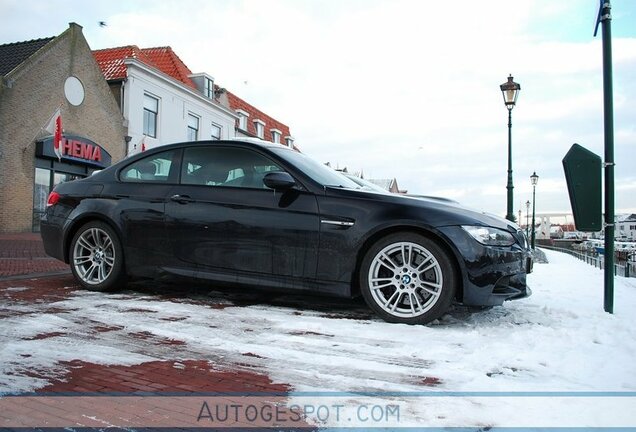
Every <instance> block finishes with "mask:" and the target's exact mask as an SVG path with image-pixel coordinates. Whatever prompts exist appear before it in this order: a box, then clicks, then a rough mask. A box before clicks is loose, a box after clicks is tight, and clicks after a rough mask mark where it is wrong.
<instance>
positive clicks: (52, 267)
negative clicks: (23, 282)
mask: <svg viewBox="0 0 636 432" xmlns="http://www.w3.org/2000/svg"><path fill="white" fill-rule="evenodd" d="M68 272H70V269H69V266H68V264H65V263H63V262H61V261H58V260H56V259H55V258H51V257H49V256H47V255H46V253H45V252H44V246H43V245H42V239H41V238H40V234H39V233H17V234H0V280H1V279H3V278H8V277H15V276H20V275H39V276H43V275H49V274H60V273H68Z"/></svg>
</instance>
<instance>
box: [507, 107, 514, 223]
mask: <svg viewBox="0 0 636 432" xmlns="http://www.w3.org/2000/svg"><path fill="white" fill-rule="evenodd" d="M506 188H507V189H508V206H507V210H506V219H508V220H509V221H514V220H515V215H514V214H513V209H512V190H513V189H514V186H513V185H512V108H508V185H507V186H506Z"/></svg>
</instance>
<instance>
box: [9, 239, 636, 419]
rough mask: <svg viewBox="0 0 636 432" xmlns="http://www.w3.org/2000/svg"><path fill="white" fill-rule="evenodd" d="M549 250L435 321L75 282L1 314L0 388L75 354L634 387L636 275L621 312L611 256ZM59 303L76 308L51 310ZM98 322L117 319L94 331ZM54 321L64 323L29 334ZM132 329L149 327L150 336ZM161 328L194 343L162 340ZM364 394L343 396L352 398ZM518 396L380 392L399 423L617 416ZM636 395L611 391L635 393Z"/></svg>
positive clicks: (454, 383) (305, 386)
mask: <svg viewBox="0 0 636 432" xmlns="http://www.w3.org/2000/svg"><path fill="white" fill-rule="evenodd" d="M546 255H547V257H548V260H549V264H535V268H534V272H533V273H532V274H531V275H529V276H528V283H529V285H530V286H531V288H532V290H533V295H532V296H531V297H530V298H528V299H524V300H518V301H513V302H507V303H506V304H505V305H504V306H502V307H495V308H492V309H490V310H485V311H473V310H468V309H466V308H463V307H457V308H455V309H454V310H453V311H451V312H450V313H449V314H447V315H445V316H444V317H443V318H442V319H440V320H438V321H437V322H435V323H433V324H431V325H429V326H407V325H398V324H388V323H385V322H382V321H380V320H379V319H376V318H370V319H368V318H367V317H366V311H365V310H364V309H363V308H361V306H360V305H358V304H353V303H352V306H351V307H352V309H354V310H353V311H352V312H351V313H348V312H347V311H344V312H343V311H342V309H339V310H337V311H335V312H334V313H333V314H326V313H325V312H324V311H320V310H316V309H312V308H311V306H310V305H307V307H303V306H302V304H301V305H300V306H299V307H285V306H278V305H275V304H268V303H262V302H261V303H260V304H255V305H242V306H235V305H232V304H227V305H225V306H227V307H224V308H218V307H211V306H210V304H207V303H206V301H198V300H197V301H187V299H186V301H183V299H181V301H172V300H170V299H165V298H159V297H157V296H152V295H147V294H143V293H134V292H133V293H130V292H126V293H121V294H110V295H105V294H101V293H92V292H86V291H77V292H74V293H73V295H72V296H71V297H69V298H68V299H66V300H63V301H58V302H55V303H48V304H34V305H24V304H22V305H13V306H10V308H11V309H13V310H15V311H16V312H33V310H34V309H35V310H38V309H40V310H41V313H38V314H32V313H30V314H22V315H18V314H16V315H15V316H12V317H9V318H3V319H2V320H0V329H1V330H2V332H1V334H0V346H1V347H2V348H1V350H0V392H12V393H15V392H26V391H31V390H34V389H37V388H38V387H41V386H43V385H44V382H43V380H42V379H41V378H34V377H29V376H26V375H23V374H22V373H21V372H24V371H46V370H55V368H57V367H58V366H57V362H59V361H63V360H73V359H79V360H85V361H90V362H95V363H103V364H136V363H141V362H146V361H152V360H168V359H172V360H180V359H184V360H185V359H208V360H209V361H210V363H211V365H213V367H214V368H217V369H222V368H236V367H237V364H240V365H243V367H251V368H256V370H261V371H263V372H264V373H266V374H267V375H269V376H270V377H271V378H272V380H274V381H275V382H282V383H289V384H291V386H292V387H294V388H295V389H296V390H298V391H300V392H316V391H329V392H422V391H429V392H430V391H433V392H634V391H636V361H635V359H636V315H635V314H634V311H635V310H636V279H625V278H619V277H617V278H616V279H615V290H616V295H615V314H614V315H611V314H608V313H605V312H604V311H603V272H602V271H601V270H598V269H595V268H594V267H591V266H588V265H586V264H584V263H582V262H580V261H578V260H576V259H574V258H573V257H570V256H568V255H565V254H560V253H558V252H551V251H546ZM15 288H16V289H17V288H20V286H19V285H18V284H17V285H16V287H15ZM203 298H204V299H205V298H206V297H203ZM310 299H311V300H310V301H311V302H313V301H315V298H313V297H311V298H310ZM217 300H218V299H217ZM330 301H333V300H330ZM215 304H217V305H218V302H216V303H215ZM51 307H55V308H62V309H66V310H67V311H68V312H67V313H60V314H56V313H53V312H51V313H47V312H44V310H45V309H48V308H51ZM361 309H362V310H361ZM360 316H362V317H363V319H360ZM96 325H103V326H119V327H118V328H117V329H114V330H112V331H107V332H96V331H92V330H91V326H96ZM51 332H61V333H63V334H62V335H59V336H56V337H49V338H45V339H41V340H37V339H34V340H27V339H29V338H33V337H35V336H36V335H38V334H42V333H51ZM144 332H146V333H144ZM134 333H136V334H139V333H143V334H150V335H152V337H151V338H147V339H145V340H140V339H139V338H135V337H132V336H131V334H134ZM153 338H154V339H153ZM157 338H161V339H162V340H178V341H183V342H185V344H183V345H167V344H157V343H156V339H157ZM25 354H28V355H30V357H25V356H24V355H25ZM246 354H248V355H246ZM31 375H32V374H31ZM358 399H360V398H356V397H355V396H348V397H347V398H346V400H347V403H353V401H356V400H358ZM511 399H514V398H506V400H501V399H500V398H492V397H491V398H485V399H479V398H477V397H476V398H455V399H454V400H453V401H452V403H451V402H449V398H447V397H437V398H435V397H433V398H427V399H426V400H422V398H419V399H418V398H417V397H414V398H409V397H399V396H390V395H387V396H383V397H379V398H375V399H374V400H375V401H376V402H377V401H385V402H387V401H388V402H389V403H390V402H391V401H392V402H393V403H397V402H399V403H400V404H401V406H402V409H403V411H402V414H403V417H405V418H408V419H409V420H408V422H407V424H405V423H402V424H401V425H409V424H410V425H411V426H413V425H418V424H423V422H425V423H426V424H427V425H429V426H431V425H432V426H437V425H440V426H453V425H454V426H461V425H466V424H470V425H482V426H492V425H499V426H502V425H504V426H505V425H508V426H524V425H525V423H524V419H526V420H527V418H528V416H531V417H530V418H535V419H541V421H544V422H545V424H547V425H561V426H568V425H573V424H572V423H571V421H573V420H572V417H571V416H574V417H573V418H578V420H579V423H578V424H574V425H584V426H594V425H599V426H602V425H607V421H609V420H608V418H607V417H606V416H603V415H602V413H601V411H602V410H601V408H600V407H604V405H603V404H604V403H606V402H607V401H602V400H596V399H594V400H582V399H580V400H578V401H577V403H578V404H574V405H572V404H571V402H572V401H571V400H569V399H568V400H565V402H564V401H563V400H558V399H557V398H547V399H546V400H541V399H542V398H538V397H534V398H531V401H530V402H531V403H530V404H528V401H527V400H525V399H524V398H519V399H518V400H514V401H511ZM619 399H620V398H619ZM297 400H298V401H302V400H303V397H302V395H301V396H299V397H298V398H297ZM634 400H635V399H634V398H631V399H630V398H622V399H620V400H612V401H611V404H613V405H614V406H617V407H621V406H622V405H621V404H623V405H624V404H630V403H631V405H632V407H633V406H634ZM556 402H562V405H560V408H559V410H552V411H550V412H549V413H546V407H548V408H549V407H550V406H551V405H553V404H554V403H556ZM570 405H571V407H570V409H568V408H567V407H568V406H570ZM623 408H624V407H623ZM519 410H522V411H521V412H524V415H523V416H521V415H520V411H519ZM625 410H626V412H625V413H624V414H623V416H622V417H621V418H618V419H617V418H613V420H615V421H616V422H617V423H615V425H618V426H625V425H629V424H626V423H629V422H632V424H631V425H632V426H633V425H634V423H633V422H634V420H635V419H634V417H633V414H629V412H631V411H632V410H630V409H628V408H625ZM597 411H598V412H597ZM533 415H534V417H532V416H533ZM630 415H631V416H632V417H629V416H630ZM566 420H567V421H566ZM409 422H410V423H409ZM561 422H564V423H563V424H562V423H561ZM568 422H570V423H568ZM327 424H332V425H333V421H332V420H330V421H328V422H327ZM367 425H368V424H367ZM533 425H536V423H533ZM374 426H378V425H374Z"/></svg>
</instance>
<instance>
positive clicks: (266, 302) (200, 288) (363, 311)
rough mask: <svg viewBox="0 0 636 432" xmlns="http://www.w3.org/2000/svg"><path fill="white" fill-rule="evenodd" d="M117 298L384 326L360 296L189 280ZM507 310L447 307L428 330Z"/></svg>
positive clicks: (485, 319)
mask: <svg viewBox="0 0 636 432" xmlns="http://www.w3.org/2000/svg"><path fill="white" fill-rule="evenodd" d="M119 294H120V295H128V296H131V297H133V298H139V297H143V299H145V300H164V301H170V302H175V303H190V304H197V305H203V306H208V307H210V308H213V309H225V308H228V307H250V306H265V307H267V306H272V307H278V308H287V309H290V310H291V314H292V315H312V316H319V317H323V318H330V319H352V320H362V321H373V322H379V323H384V321H383V320H382V319H380V318H379V317H377V316H376V315H375V314H374V313H373V312H372V311H371V310H370V309H369V308H368V307H367V305H366V304H365V302H364V299H363V298H362V297H356V298H353V299H350V298H339V297H327V296H321V295H315V294H311V293H302V294H295V293H290V292H280V291H270V290H263V289H259V288H254V287H248V286H238V287H237V286H232V287H223V286H217V285H212V284H210V283H206V282H204V281H198V280H190V279H168V280H140V281H136V282H132V283H129V285H128V287H127V289H126V290H125V291H121V292H119ZM510 315H511V313H510V311H506V310H505V308H504V307H501V306H495V307H481V308H480V307H468V306H463V305H460V304H454V305H453V306H451V308H450V310H449V311H448V313H446V314H445V315H444V316H442V317H441V318H439V319H437V320H435V321H433V322H432V323H430V324H429V326H430V327H444V328H451V327H463V326H473V325H477V324H479V325H485V326H488V325H491V324H496V323H497V322H499V321H500V320H503V321H506V322H508V321H509V316H510Z"/></svg>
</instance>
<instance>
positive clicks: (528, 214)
mask: <svg viewBox="0 0 636 432" xmlns="http://www.w3.org/2000/svg"><path fill="white" fill-rule="evenodd" d="M529 217H530V200H528V201H526V238H528V237H530V221H529V220H528V218H529Z"/></svg>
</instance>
